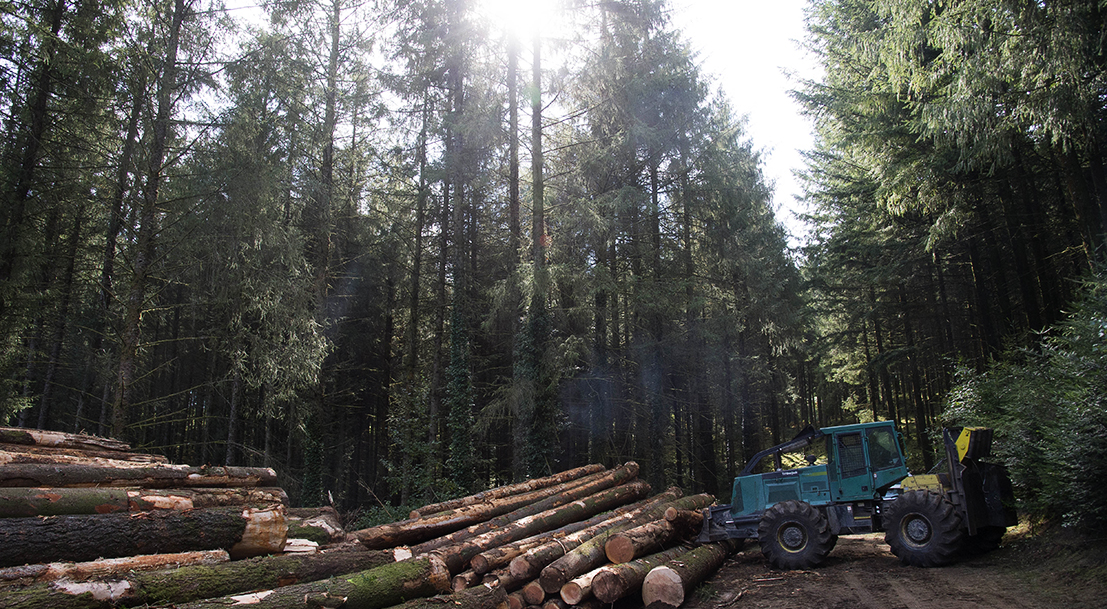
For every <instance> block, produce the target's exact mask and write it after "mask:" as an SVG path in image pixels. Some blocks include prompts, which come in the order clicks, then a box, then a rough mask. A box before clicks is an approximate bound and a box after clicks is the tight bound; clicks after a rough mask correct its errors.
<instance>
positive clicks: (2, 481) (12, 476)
mask: <svg viewBox="0 0 1107 609" xmlns="http://www.w3.org/2000/svg"><path fill="white" fill-rule="evenodd" d="M276 484H277V472H275V471H273V470H272V469H271V468H268V467H209V466H201V467H196V466H191V465H170V464H161V465H148V466H146V467H131V468H126V469H119V468H114V467H98V466H93V465H70V464H59V465H32V464H22V465H18V464H17V465H5V466H4V467H2V468H0V487H17V486H26V487H37V486H53V487H83V486H109V487H120V486H138V487H142V488H177V487H186V488H203V487H216V488H225V487H257V486H276Z"/></svg>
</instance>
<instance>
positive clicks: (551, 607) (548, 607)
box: [542, 598, 569, 609]
mask: <svg viewBox="0 0 1107 609" xmlns="http://www.w3.org/2000/svg"><path fill="white" fill-rule="evenodd" d="M542 609H569V603H566V602H565V601H563V600H562V599H560V598H551V599H547V600H546V602H544V603H542Z"/></svg>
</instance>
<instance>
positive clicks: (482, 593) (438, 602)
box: [395, 584, 508, 609]
mask: <svg viewBox="0 0 1107 609" xmlns="http://www.w3.org/2000/svg"><path fill="white" fill-rule="evenodd" d="M446 607H448V608H450V609H507V607H508V602H507V591H506V590H504V589H503V588H501V587H499V586H486V585H483V584H482V585H479V586H474V587H472V588H466V589H464V590H462V591H460V592H454V593H453V594H443V595H439V596H432V597H430V598H420V599H415V600H410V601H407V602H406V603H404V604H402V605H397V606H396V607H395V609H444V608H446Z"/></svg>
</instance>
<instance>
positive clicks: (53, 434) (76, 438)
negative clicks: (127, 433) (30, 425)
mask: <svg viewBox="0 0 1107 609" xmlns="http://www.w3.org/2000/svg"><path fill="white" fill-rule="evenodd" d="M0 443H3V444H21V445H25V446H49V447H54V448H73V449H78V450H85V449H91V450H96V451H122V452H126V451H129V450H131V445H130V444H127V443H126V442H121V441H119V440H113V439H111V438H101V437H99V436H87V435H84V434H69V433H61V432H58V431H41V430H34V429H23V428H20V427H0Z"/></svg>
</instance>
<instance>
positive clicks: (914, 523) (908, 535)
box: [903, 514, 933, 547]
mask: <svg viewBox="0 0 1107 609" xmlns="http://www.w3.org/2000/svg"><path fill="white" fill-rule="evenodd" d="M931 535H933V529H932V528H931V526H930V521H929V520H927V519H926V518H923V517H922V516H919V515H917V514H915V515H912V516H911V517H909V518H905V519H904V521H903V539H904V541H906V542H907V543H908V544H910V545H913V546H916V547H918V546H924V545H926V543H927V542H928V541H930V537H931Z"/></svg>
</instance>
